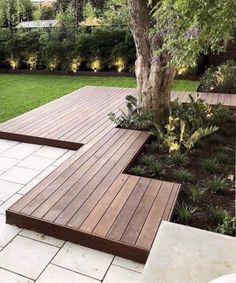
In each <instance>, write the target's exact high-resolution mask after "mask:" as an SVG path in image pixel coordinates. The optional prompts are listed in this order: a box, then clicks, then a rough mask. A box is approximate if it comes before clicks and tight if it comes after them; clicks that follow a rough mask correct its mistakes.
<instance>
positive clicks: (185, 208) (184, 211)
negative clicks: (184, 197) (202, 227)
mask: <svg viewBox="0 0 236 283" xmlns="http://www.w3.org/2000/svg"><path fill="white" fill-rule="evenodd" d="M176 214H177V218H178V221H179V222H180V223H182V224H185V225H188V224H189V223H190V222H191V221H192V219H193V217H194V216H196V215H197V207H195V206H192V205H188V204H186V203H184V202H183V203H181V204H179V203H178V204H177V209H176Z"/></svg>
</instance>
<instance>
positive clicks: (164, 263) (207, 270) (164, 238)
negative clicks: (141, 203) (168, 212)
mask: <svg viewBox="0 0 236 283" xmlns="http://www.w3.org/2000/svg"><path fill="white" fill-rule="evenodd" d="M230 273H236V239H235V238H233V237H228V236H224V235H220V234H216V233H212V232H207V231H203V230H199V229H195V228H191V227H187V226H183V225H179V224H174V223H169V222H162V224H161V227H160V230H159V232H158V234H157V237H156V239H155V242H154V245H153V247H152V249H151V253H150V255H149V258H148V261H147V263H146V265H145V268H144V273H143V275H142V277H141V281H140V283H153V282H161V283H170V282H171V283H207V282H209V281H211V280H213V279H215V278H217V277H220V276H223V275H227V274H230Z"/></svg>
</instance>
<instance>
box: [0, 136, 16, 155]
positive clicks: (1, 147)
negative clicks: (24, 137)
mask: <svg viewBox="0 0 236 283" xmlns="http://www.w3.org/2000/svg"><path fill="white" fill-rule="evenodd" d="M17 144H19V142H15V141H9V140H2V139H0V153H2V152H4V151H6V150H8V149H10V148H12V147H13V146H16V145H17Z"/></svg>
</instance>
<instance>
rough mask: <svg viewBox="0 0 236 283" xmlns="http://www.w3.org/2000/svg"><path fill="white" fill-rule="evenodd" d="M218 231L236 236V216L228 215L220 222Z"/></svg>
mask: <svg viewBox="0 0 236 283" xmlns="http://www.w3.org/2000/svg"><path fill="white" fill-rule="evenodd" d="M216 232H218V233H221V234H225V235H229V236H235V234H236V217H231V216H229V215H227V216H226V217H225V218H224V220H223V223H222V224H219V225H218V227H217V228H216Z"/></svg>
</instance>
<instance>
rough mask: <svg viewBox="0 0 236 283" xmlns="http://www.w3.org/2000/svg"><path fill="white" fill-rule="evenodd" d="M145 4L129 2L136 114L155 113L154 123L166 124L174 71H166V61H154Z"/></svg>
mask: <svg viewBox="0 0 236 283" xmlns="http://www.w3.org/2000/svg"><path fill="white" fill-rule="evenodd" d="M147 2H148V1H147V0H129V9H130V18H131V31H132V34H133V37H134V41H135V46H136V54H137V60H136V64H135V73H136V78H137V87H138V108H139V111H144V110H152V111H154V114H155V118H156V121H157V122H158V123H159V124H162V123H165V121H166V118H167V116H168V114H169V106H170V95H171V87H172V83H173V80H174V71H173V70H171V69H169V68H167V63H168V62H167V58H166V57H164V56H160V57H158V58H157V55H156V51H157V49H158V44H157V43H156V42H155V41H154V40H152V38H150V23H151V18H150V17H151V16H150V12H149V7H148V4H147Z"/></svg>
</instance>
